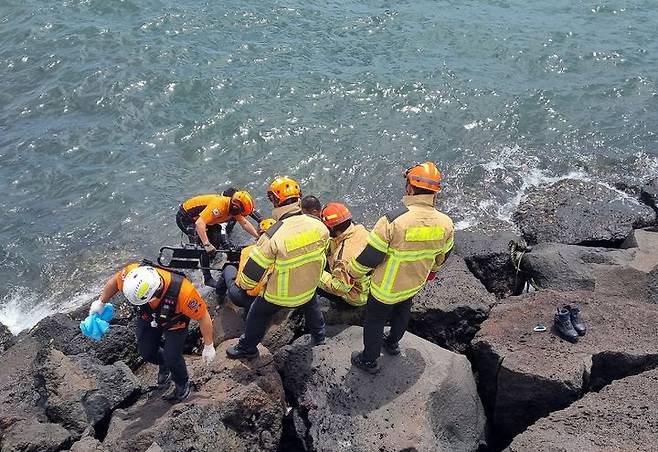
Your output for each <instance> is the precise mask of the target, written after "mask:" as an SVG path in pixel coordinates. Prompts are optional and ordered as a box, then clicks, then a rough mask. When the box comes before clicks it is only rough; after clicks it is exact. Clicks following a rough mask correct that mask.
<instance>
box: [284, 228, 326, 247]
mask: <svg viewBox="0 0 658 452" xmlns="http://www.w3.org/2000/svg"><path fill="white" fill-rule="evenodd" d="M320 240H322V236H321V235H320V231H318V230H317V229H311V230H310V231H305V232H302V233H300V234H297V235H294V236H292V237H288V238H287V239H285V240H284V241H283V243H284V244H285V246H286V251H288V252H291V251H294V250H297V249H299V248H303V247H305V246H307V245H310V244H312V243H315V242H319V241H320Z"/></svg>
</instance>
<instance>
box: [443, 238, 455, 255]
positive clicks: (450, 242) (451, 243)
mask: <svg viewBox="0 0 658 452" xmlns="http://www.w3.org/2000/svg"><path fill="white" fill-rule="evenodd" d="M454 245H455V239H454V238H451V239H450V240H448V242H446V244H445V246H444V247H443V252H444V253H447V252H448V251H450V250H451V249H452V247H453V246H454Z"/></svg>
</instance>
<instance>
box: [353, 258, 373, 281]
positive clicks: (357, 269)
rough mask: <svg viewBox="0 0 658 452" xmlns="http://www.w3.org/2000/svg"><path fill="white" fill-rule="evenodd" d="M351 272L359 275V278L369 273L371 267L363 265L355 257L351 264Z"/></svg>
mask: <svg viewBox="0 0 658 452" xmlns="http://www.w3.org/2000/svg"><path fill="white" fill-rule="evenodd" d="M349 270H350V274H351V275H352V276H357V279H358V278H360V277H362V276H363V275H365V274H366V273H368V272H369V271H370V270H371V269H370V267H366V266H365V265H361V264H360V263H359V262H358V261H357V260H356V258H353V259H352V260H351V261H350V264H349Z"/></svg>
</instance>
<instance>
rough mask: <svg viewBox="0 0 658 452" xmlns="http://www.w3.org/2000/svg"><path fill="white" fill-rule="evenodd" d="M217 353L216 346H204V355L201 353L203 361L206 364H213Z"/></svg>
mask: <svg viewBox="0 0 658 452" xmlns="http://www.w3.org/2000/svg"><path fill="white" fill-rule="evenodd" d="M216 354H217V352H215V346H214V345H213V344H210V345H204V346H203V353H201V359H202V360H203V361H204V362H207V363H209V362H211V361H212V360H213V359H215V355H216Z"/></svg>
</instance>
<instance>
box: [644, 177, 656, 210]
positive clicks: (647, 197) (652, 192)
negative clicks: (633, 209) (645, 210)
mask: <svg viewBox="0 0 658 452" xmlns="http://www.w3.org/2000/svg"><path fill="white" fill-rule="evenodd" d="M640 200H642V202H643V203H645V204H647V205H648V206H650V207H652V208H653V209H654V210H655V211H658V177H656V178H654V179H653V180H651V181H650V182H648V183H647V184H646V185H645V186H644V187H642V191H641V192H640Z"/></svg>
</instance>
